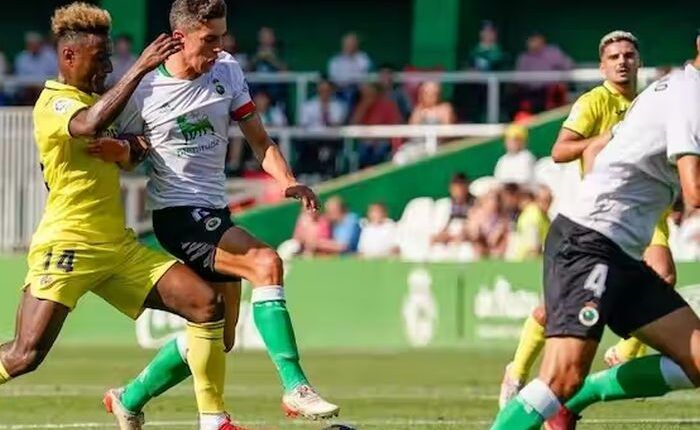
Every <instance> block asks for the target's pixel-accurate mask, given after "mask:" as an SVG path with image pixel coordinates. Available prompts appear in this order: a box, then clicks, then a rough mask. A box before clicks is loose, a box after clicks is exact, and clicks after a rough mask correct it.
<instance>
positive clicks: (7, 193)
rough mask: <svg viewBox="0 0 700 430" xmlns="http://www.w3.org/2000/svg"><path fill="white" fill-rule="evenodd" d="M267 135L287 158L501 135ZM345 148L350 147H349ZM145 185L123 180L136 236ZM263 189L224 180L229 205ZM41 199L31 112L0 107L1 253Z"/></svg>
mask: <svg viewBox="0 0 700 430" xmlns="http://www.w3.org/2000/svg"><path fill="white" fill-rule="evenodd" d="M269 132H270V134H271V135H272V136H273V137H276V138H277V140H278V141H279V142H280V146H281V148H282V150H283V151H284V152H285V155H287V156H289V155H290V152H291V141H292V139H346V140H349V139H361V138H394V137H406V138H420V139H421V140H422V141H423V142H424V144H425V146H426V152H428V153H431V152H434V151H435V150H436V149H437V146H438V139H440V138H449V137H466V136H497V135H499V134H501V133H502V132H503V125H500V124H467V125H449V126H434V125H395V126H347V127H331V128H317V129H306V128H302V127H283V128H270V129H269ZM230 133H231V135H232V136H241V134H240V130H238V128H237V127H232V128H231V130H230ZM346 148H347V150H350V149H351V148H350V146H349V145H346ZM145 186H146V180H145V178H144V177H139V176H133V175H125V176H124V177H123V178H122V191H123V196H124V204H125V211H126V220H127V225H128V226H129V227H131V228H134V229H135V230H136V231H139V232H142V231H146V230H148V229H150V214H149V212H148V211H147V210H146V209H145V205H144V198H145V192H144V189H145ZM262 186H263V185H262V184H260V182H259V181H258V182H256V181H249V180H242V179H232V180H230V181H228V184H227V194H228V196H229V198H230V201H237V200H245V199H248V198H251V197H252V198H255V197H256V196H259V195H260V194H261V191H262V189H261V187H262ZM46 196H47V192H46V187H45V185H44V179H43V176H42V174H41V168H40V167H39V157H38V154H37V151H36V145H35V143H34V136H33V123H32V108H31V107H13V108H0V251H2V252H7V251H15V250H22V249H26V247H27V246H28V245H29V243H30V241H31V236H32V233H33V231H34V229H35V228H36V226H37V225H38V223H39V221H40V220H41V216H42V213H43V210H44V203H45V200H46Z"/></svg>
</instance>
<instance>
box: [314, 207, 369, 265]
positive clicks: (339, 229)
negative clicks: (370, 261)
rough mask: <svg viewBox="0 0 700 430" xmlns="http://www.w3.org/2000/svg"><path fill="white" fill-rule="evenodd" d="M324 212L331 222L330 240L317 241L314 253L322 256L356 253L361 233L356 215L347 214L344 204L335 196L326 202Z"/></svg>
mask: <svg viewBox="0 0 700 430" xmlns="http://www.w3.org/2000/svg"><path fill="white" fill-rule="evenodd" d="M325 212H326V216H327V217H328V220H329V221H330V222H331V239H329V240H321V241H319V242H318V243H317V244H316V251H317V252H321V253H324V254H345V253H353V252H357V244H358V242H359V240H360V232H361V229H360V218H359V217H358V216H357V214H355V213H352V212H348V209H347V207H346V206H345V202H343V200H342V199H341V198H340V197H337V196H334V197H331V198H329V199H328V200H327V201H326V204H325Z"/></svg>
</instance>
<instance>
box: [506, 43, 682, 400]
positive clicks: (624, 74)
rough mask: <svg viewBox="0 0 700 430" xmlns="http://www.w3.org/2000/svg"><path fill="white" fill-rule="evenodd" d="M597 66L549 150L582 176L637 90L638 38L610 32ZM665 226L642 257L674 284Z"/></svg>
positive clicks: (533, 333)
mask: <svg viewBox="0 0 700 430" xmlns="http://www.w3.org/2000/svg"><path fill="white" fill-rule="evenodd" d="M599 55H600V70H601V72H602V73H603V75H604V77H605V81H604V82H603V84H602V85H599V86H597V87H595V88H593V89H592V90H590V91H588V92H587V93H585V94H583V95H582V96H581V97H579V99H578V100H577V101H576V103H575V104H574V105H573V107H572V109H571V112H570V114H569V116H568V118H567V119H566V120H565V121H564V124H563V126H562V128H561V131H560V132H559V136H558V137H557V141H556V142H555V144H554V147H553V148H552V158H553V159H554V161H555V162H557V163H564V162H571V161H575V160H579V161H580V163H581V174H582V175H584V174H585V173H586V172H588V171H589V170H590V168H591V166H592V165H593V161H594V159H595V156H596V155H597V154H598V153H599V152H600V151H601V150H602V149H603V147H604V146H605V145H606V144H607V143H608V141H609V140H610V138H611V137H612V130H613V126H615V125H616V124H617V123H618V122H620V121H621V120H622V119H623V117H624V115H625V112H626V111H627V109H628V108H629V106H630V104H631V103H632V100H633V99H634V97H635V96H636V93H637V70H638V69H639V65H640V58H639V49H638V41H637V38H636V37H635V36H634V35H632V34H631V33H628V32H624V31H613V32H611V33H609V34H607V35H605V36H604V37H603V38H602V39H601V41H600V44H599ZM668 234H669V233H668V225H667V224H666V217H665V216H664V217H662V218H661V219H660V220H659V223H658V225H657V227H656V230H655V232H654V237H653V238H652V241H651V243H650V245H649V248H647V251H646V253H645V261H646V263H647V264H649V265H650V266H651V267H652V268H653V269H654V270H655V271H656V272H657V273H658V274H659V275H660V276H661V277H662V278H663V279H664V280H666V281H667V282H668V283H669V284H672V285H673V284H675V277H676V272H675V265H674V263H673V258H672V256H671V252H670V249H669V245H668ZM545 320H546V315H545V312H544V306H538V307H537V308H536V309H535V310H534V311H533V313H532V314H531V315H530V317H528V319H527V320H526V321H525V324H524V326H523V331H522V334H521V337H520V342H519V344H518V347H517V349H516V352H515V354H514V357H513V361H512V362H511V363H509V364H508V366H507V367H506V370H505V374H504V377H503V383H502V384H501V393H500V396H499V406H500V407H503V406H504V405H505V404H506V403H507V402H508V400H510V398H512V397H513V396H514V395H515V394H517V392H518V391H519V390H520V388H521V387H522V386H523V385H524V383H525V382H526V380H527V377H528V374H529V372H530V369H531V367H532V366H533V364H534V362H535V360H536V359H537V357H538V355H539V353H540V351H541V350H542V346H543V345H544V341H545V337H544V324H545ZM645 349H646V348H645V347H644V345H643V344H642V343H641V342H640V341H639V340H637V339H635V338H630V339H627V340H621V341H620V342H619V343H618V344H617V345H615V346H613V347H611V348H610V349H609V350H608V351H607V352H606V354H605V361H606V363H607V364H608V365H614V364H618V363H620V362H624V361H628V360H630V359H632V358H634V357H636V356H638V355H643V354H644V353H645Z"/></svg>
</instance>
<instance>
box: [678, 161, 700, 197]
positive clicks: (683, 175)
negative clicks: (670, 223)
mask: <svg viewBox="0 0 700 430" xmlns="http://www.w3.org/2000/svg"><path fill="white" fill-rule="evenodd" d="M676 163H677V166H678V175H679V176H680V179H681V189H682V190H683V201H685V204H686V205H689V206H691V207H694V208H700V156H699V155H696V154H687V155H681V156H680V157H678V160H677V162H676Z"/></svg>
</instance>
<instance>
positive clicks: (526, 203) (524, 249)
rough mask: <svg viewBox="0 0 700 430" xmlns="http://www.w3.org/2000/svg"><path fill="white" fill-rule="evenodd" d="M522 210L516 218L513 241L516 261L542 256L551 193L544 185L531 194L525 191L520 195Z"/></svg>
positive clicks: (547, 225)
mask: <svg viewBox="0 0 700 430" xmlns="http://www.w3.org/2000/svg"><path fill="white" fill-rule="evenodd" d="M521 205H522V210H521V212H520V215H519V216H518V222H517V225H516V234H515V235H514V236H513V237H512V238H511V240H513V239H515V242H516V243H515V255H514V256H513V257H514V259H516V260H525V259H528V258H534V257H538V256H540V255H542V249H543V248H544V240H545V238H546V237H547V232H548V231H549V224H550V222H549V216H548V215H547V213H548V211H549V207H550V206H551V205H552V193H551V191H550V190H549V188H547V187H546V186H544V185H540V186H538V187H537V188H536V190H535V192H534V193H533V192H532V191H530V190H526V191H524V192H523V193H522V204H521Z"/></svg>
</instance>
